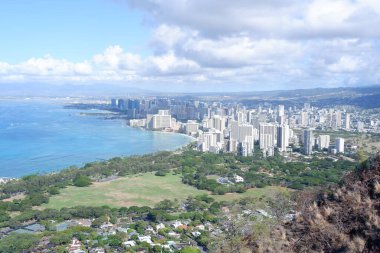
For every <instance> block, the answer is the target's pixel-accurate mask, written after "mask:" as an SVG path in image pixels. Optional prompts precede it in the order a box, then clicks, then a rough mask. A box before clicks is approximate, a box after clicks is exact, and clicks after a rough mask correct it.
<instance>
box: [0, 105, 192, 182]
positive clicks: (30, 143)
mask: <svg viewBox="0 0 380 253" xmlns="http://www.w3.org/2000/svg"><path fill="white" fill-rule="evenodd" d="M63 105H64V104H63V102H62V101H55V100H35V99H30V100H14V99H12V100H11V99H0V177H20V176H24V175H28V174H31V173H45V172H51V171H56V170H59V169H63V168H67V167H68V166H71V165H76V166H81V165H84V164H85V163H87V162H91V161H95V160H104V159H109V158H112V157H115V156H128V155H134V154H146V153H151V152H155V151H159V150H174V149H176V148H178V147H181V146H183V145H186V144H187V143H189V142H190V139H189V138H188V137H187V136H183V135H179V134H170V133H160V132H150V131H144V130H140V129H134V128H130V127H128V126H127V125H126V123H125V121H123V120H106V119H104V118H103V117H99V116H82V115H80V113H81V112H89V111H80V110H72V109H64V108H63Z"/></svg>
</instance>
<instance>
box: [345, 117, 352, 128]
mask: <svg viewBox="0 0 380 253" xmlns="http://www.w3.org/2000/svg"><path fill="white" fill-rule="evenodd" d="M350 121H351V117H350V114H349V113H346V120H345V128H346V130H350Z"/></svg>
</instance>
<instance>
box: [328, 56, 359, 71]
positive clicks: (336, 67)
mask: <svg viewBox="0 0 380 253" xmlns="http://www.w3.org/2000/svg"><path fill="white" fill-rule="evenodd" d="M363 67H364V66H363V63H362V62H361V61H360V60H359V59H356V58H353V57H350V56H342V57H341V58H340V59H339V60H338V61H337V62H335V63H333V64H330V65H329V66H328V69H329V70H330V71H332V72H355V71H359V70H361V69H362V68H363Z"/></svg>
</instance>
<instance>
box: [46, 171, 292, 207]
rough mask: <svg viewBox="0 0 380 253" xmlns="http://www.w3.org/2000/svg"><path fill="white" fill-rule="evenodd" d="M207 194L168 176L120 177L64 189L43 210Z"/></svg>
mask: <svg viewBox="0 0 380 253" xmlns="http://www.w3.org/2000/svg"><path fill="white" fill-rule="evenodd" d="M278 191H285V190H284V188H280V187H266V188H261V189H250V190H248V191H247V192H245V193H243V194H237V193H232V194H226V195H223V196H213V197H214V198H215V199H216V200H218V201H221V200H226V201H232V200H236V199H239V198H242V197H254V198H260V197H262V196H270V195H272V194H273V193H275V192H278ZM205 193H207V194H208V192H207V191H203V190H198V189H196V188H194V187H191V186H189V185H185V184H183V183H182V182H181V178H180V175H171V174H168V175H166V176H165V177H158V176H155V175H154V174H153V173H145V174H140V175H136V176H133V177H124V178H119V179H116V180H112V181H108V182H102V183H94V184H92V185H91V186H89V187H84V188H78V187H73V186H71V187H67V188H65V189H62V190H61V193H60V194H58V195H55V196H52V197H51V198H50V201H49V203H48V204H46V205H44V206H43V207H45V208H55V209H60V208H62V207H72V206H78V205H84V206H102V205H109V206H111V207H122V206H133V205H136V206H154V204H156V203H158V202H160V201H161V200H164V199H170V200H174V199H178V200H184V199H186V198H187V197H188V196H190V195H193V196H194V195H200V194H205Z"/></svg>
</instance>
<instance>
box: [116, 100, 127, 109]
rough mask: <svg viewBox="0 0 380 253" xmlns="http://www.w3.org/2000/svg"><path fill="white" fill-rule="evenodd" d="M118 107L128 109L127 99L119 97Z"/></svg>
mask: <svg viewBox="0 0 380 253" xmlns="http://www.w3.org/2000/svg"><path fill="white" fill-rule="evenodd" d="M117 107H118V108H119V110H125V109H126V105H125V100H124V99H118V100H117Z"/></svg>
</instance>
